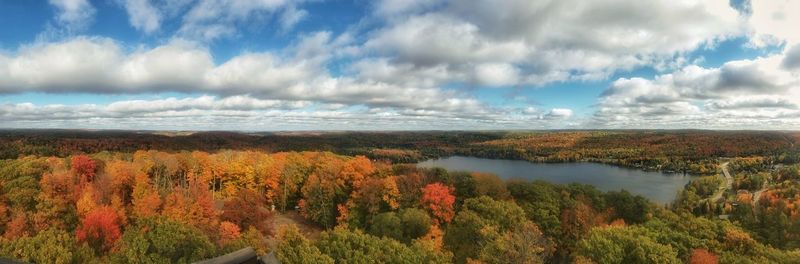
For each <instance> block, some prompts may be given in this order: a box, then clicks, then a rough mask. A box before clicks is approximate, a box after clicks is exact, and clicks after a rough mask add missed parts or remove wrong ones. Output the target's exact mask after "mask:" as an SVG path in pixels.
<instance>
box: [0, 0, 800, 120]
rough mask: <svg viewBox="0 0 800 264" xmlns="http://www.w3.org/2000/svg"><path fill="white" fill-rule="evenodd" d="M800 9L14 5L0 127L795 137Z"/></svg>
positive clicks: (571, 4) (0, 42)
mask: <svg viewBox="0 0 800 264" xmlns="http://www.w3.org/2000/svg"><path fill="white" fill-rule="evenodd" d="M765 2H766V3H765ZM797 10H800V4H798V1H796V0H778V1H761V2H755V3H750V2H749V1H732V2H728V1H727V0H718V1H717V0H709V1H667V0H647V1H637V2H635V3H630V2H626V1H614V0H602V1H591V2H586V1H577V0H576V1H555V0H554V1H544V0H538V1H530V0H503V1H494V0H428V1H422V0H379V1H363V0H354V1H325V0H309V1H303V0H300V1H292V0H242V1H224V0H180V1H163V0H100V1H88V0H49V1H23V0H10V1H3V2H0V23H1V24H3V25H6V26H3V27H0V121H2V124H0V127H3V128H93V129H95V128H99V129H155V130H165V129H166V130H254V131H256V130H258V131H260V130H409V129H443V130H451V129H467V130H471V129H564V128H568V129H569V128H574V129H595V128H601V129H603V128H670V129H672V128H704V129H798V128H800V99H798V98H800V96H798V94H800V91H798V89H800V88H799V87H800V72H798V69H800V46H798V45H797V43H798V41H799V40H800V37H798V34H799V33H798V32H797V30H791V28H792V25H797V24H798V22H800V21H798V16H797V15H798V14H797V12H800V11H797Z"/></svg>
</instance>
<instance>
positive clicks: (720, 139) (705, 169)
mask: <svg viewBox="0 0 800 264" xmlns="http://www.w3.org/2000/svg"><path fill="white" fill-rule="evenodd" d="M799 138H800V135H799V134H797V133H790V132H748V131H548V132H437V131H430V132H319V133H313V132H297V133H251V134H244V133H233V132H197V133H188V132H187V133H178V132H171V133H153V132H127V131H76V130H7V131H4V133H2V134H0V158H17V157H19V156H24V155H38V156H59V157H65V156H69V155H74V154H80V153H97V152H101V151H117V152H133V151H137V150H150V149H157V150H167V151H182V150H189V151H192V150H201V151H218V150H221V149H234V150H258V151H267V152H281V151H330V152H334V153H337V154H340V155H348V156H356V155H364V156H366V157H369V158H370V159H373V160H384V161H389V162H392V163H413V162H418V161H421V160H425V159H429V158H437V157H444V156H450V155H467V156H474V157H484V158H496V159H515V160H528V161H534V162H575V161H593V162H602V163H609V164H615V165H621V166H628V167H635V168H641V169H646V170H661V171H673V172H684V173H692V174H701V175H702V174H713V173H716V172H717V170H718V168H717V165H718V164H719V160H718V158H720V157H745V156H762V157H769V158H772V159H773V160H774V162H776V163H796V162H798V161H800V154H798V153H800V151H798V147H796V145H797V144H795V143H797V141H798V139H799Z"/></svg>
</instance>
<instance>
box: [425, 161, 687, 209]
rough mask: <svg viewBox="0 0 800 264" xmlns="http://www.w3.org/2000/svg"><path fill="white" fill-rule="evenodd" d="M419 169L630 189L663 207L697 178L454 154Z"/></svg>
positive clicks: (584, 164)
mask: <svg viewBox="0 0 800 264" xmlns="http://www.w3.org/2000/svg"><path fill="white" fill-rule="evenodd" d="M415 166H417V167H423V168H434V167H440V168H443V169H446V170H448V171H470V172H485V173H492V174H495V175H497V176H498V177H500V178H501V179H503V180H516V179H520V180H544V181H547V182H551V183H555V184H569V183H573V182H574V183H582V184H589V185H592V186H595V187H596V188H598V189H599V190H602V191H619V190H627V191H629V192H631V193H634V194H638V195H642V196H644V197H647V198H648V199H650V200H651V201H653V202H656V203H659V204H667V203H671V202H673V201H674V200H675V198H677V194H678V192H680V190H682V189H683V187H684V186H685V185H686V184H687V183H689V181H691V180H692V179H694V178H697V177H698V176H696V175H691V174H685V173H680V172H674V173H667V172H663V171H647V170H642V169H639V168H631V167H628V166H618V165H615V164H609V163H602V162H593V161H573V162H558V163H551V162H530V161H525V160H510V159H489V158H479V157H470V156H459V155H453V156H449V157H445V158H434V159H428V160H425V161H421V162H418V163H415Z"/></svg>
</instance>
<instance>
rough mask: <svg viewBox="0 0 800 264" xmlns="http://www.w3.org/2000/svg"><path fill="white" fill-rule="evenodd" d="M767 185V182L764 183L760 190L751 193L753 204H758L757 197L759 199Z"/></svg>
mask: <svg viewBox="0 0 800 264" xmlns="http://www.w3.org/2000/svg"><path fill="white" fill-rule="evenodd" d="M767 187H768V186H767V184H766V183H764V187H761V189H760V190H758V191H756V192H755V193H753V206H756V205H758V199H761V193H763V192H764V191H765V190H767ZM756 208H757V207H756Z"/></svg>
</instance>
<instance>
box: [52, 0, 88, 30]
mask: <svg viewBox="0 0 800 264" xmlns="http://www.w3.org/2000/svg"><path fill="white" fill-rule="evenodd" d="M49 2H50V5H52V6H53V7H55V9H56V21H58V22H59V23H60V24H61V25H63V26H64V27H66V28H67V29H70V30H80V29H83V28H85V27H87V26H88V25H89V24H90V23H91V22H92V20H93V19H94V14H95V9H94V7H93V6H92V4H91V3H89V1H88V0H49Z"/></svg>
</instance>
